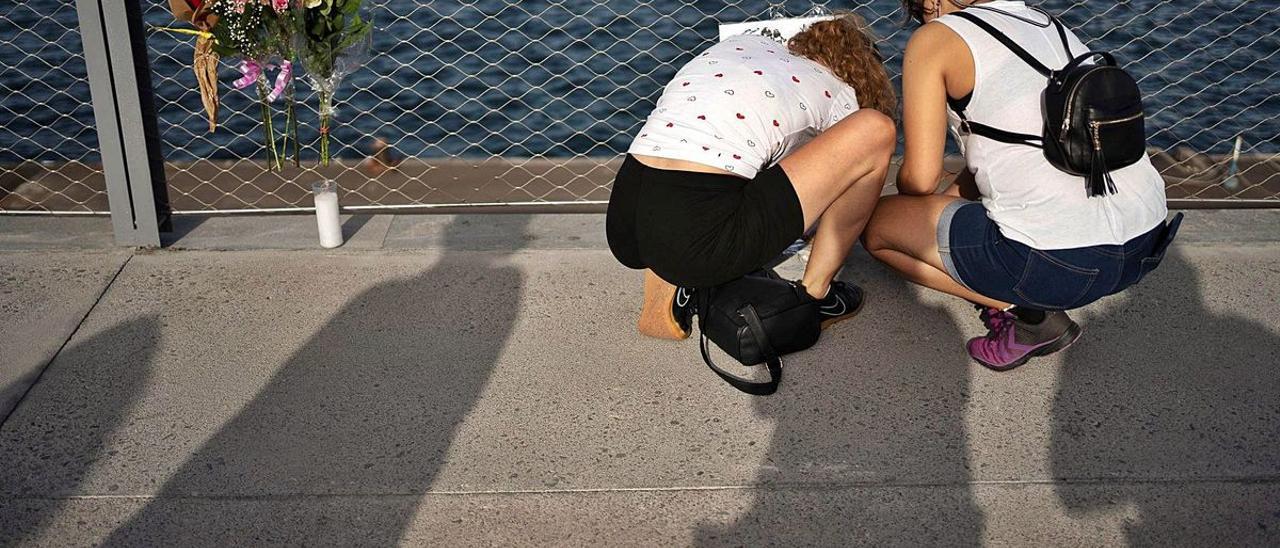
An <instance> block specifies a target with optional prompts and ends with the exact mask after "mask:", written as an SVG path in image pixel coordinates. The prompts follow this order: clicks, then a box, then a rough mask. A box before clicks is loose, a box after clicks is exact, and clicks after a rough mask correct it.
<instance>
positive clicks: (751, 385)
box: [699, 305, 782, 396]
mask: <svg viewBox="0 0 1280 548" xmlns="http://www.w3.org/2000/svg"><path fill="white" fill-rule="evenodd" d="M738 314H739V315H740V316H742V319H744V320H746V322H747V329H750V330H751V334H752V335H753V336H754V337H755V338H756V341H757V342H759V343H760V347H761V348H762V349H763V350H764V353H765V355H766V356H772V357H771V358H769V359H768V360H766V361H765V362H764V363H765V367H766V368H767V369H768V370H769V380H768V381H753V380H748V379H745V378H742V377H739V376H737V375H734V374H732V373H729V372H728V371H725V370H723V369H720V368H719V367H718V366H716V364H715V362H713V361H711V352H710V350H709V349H708V345H707V341H709V340H710V339H708V338H707V333H706V331H705V330H702V329H700V330H699V331H701V344H700V345H699V347H700V349H701V350H702V361H704V362H706V364H707V367H710V368H711V371H713V372H715V374H716V375H719V376H720V378H722V379H724V382H727V383H729V385H730V386H732V387H734V388H737V389H738V390H741V391H743V392H746V393H748V394H751V395H753V396H768V395H770V394H773V393H774V392H777V391H778V384H780V383H781V382H782V356H779V355H777V353H776V352H774V351H773V345H772V344H770V343H769V336H768V335H767V334H766V333H765V331H764V325H762V324H761V323H760V316H759V315H758V314H756V308H755V307H754V306H751V305H746V306H744V307H742V308H741V309H739V310H738Z"/></svg>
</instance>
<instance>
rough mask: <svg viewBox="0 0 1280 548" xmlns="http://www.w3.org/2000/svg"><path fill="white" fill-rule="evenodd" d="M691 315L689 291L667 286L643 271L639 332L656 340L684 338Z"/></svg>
mask: <svg viewBox="0 0 1280 548" xmlns="http://www.w3.org/2000/svg"><path fill="white" fill-rule="evenodd" d="M693 314H694V304H693V292H692V290H690V289H688V288H684V287H676V286H674V285H671V284H669V283H667V282H666V281H664V280H663V279H662V278H659V277H658V276H657V275H656V274H654V273H653V272H651V271H645V277H644V306H643V308H641V309H640V321H639V323H638V327H639V328H640V333H642V334H644V335H648V336H650V337H657V338H659V339H671V340H681V339H686V338H688V337H689V333H690V330H691V329H692V328H693Z"/></svg>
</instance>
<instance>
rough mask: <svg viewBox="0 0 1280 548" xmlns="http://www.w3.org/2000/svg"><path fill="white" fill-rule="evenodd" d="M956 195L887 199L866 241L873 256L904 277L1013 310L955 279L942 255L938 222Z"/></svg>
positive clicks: (868, 230)
mask: <svg viewBox="0 0 1280 548" xmlns="http://www.w3.org/2000/svg"><path fill="white" fill-rule="evenodd" d="M957 199H958V198H956V197H955V196H947V195H932V196H886V197H884V198H882V199H881V200H880V205H879V206H877V207H876V210H875V214H874V215H872V217H871V221H870V223H869V224H868V226H867V233H866V238H865V239H864V242H865V244H866V246H867V250H868V251H870V252H871V255H872V256H874V257H875V258H877V259H879V260H880V261H881V262H883V263H885V264H887V265H889V266H890V267H892V268H893V269H894V270H897V271H898V272H899V273H900V274H902V276H903V277H905V278H907V279H908V280H911V281H913V282H915V283H918V284H920V285H923V286H925V287H928V288H932V289H936V290H938V291H941V292H943V293H947V294H950V295H955V296H957V297H960V298H963V299H967V300H969V301H971V302H975V303H978V304H981V305H983V306H989V307H992V308H999V309H1005V308H1009V306H1010V305H1009V303H1005V302H1001V301H997V300H995V299H991V298H988V297H986V296H983V295H979V294H977V293H974V292H973V291H970V290H969V289H968V288H966V287H964V286H963V285H960V283H959V282H957V281H955V280H953V279H951V275H950V274H947V271H946V268H945V267H944V266H943V265H942V255H940V254H939V253H938V236H937V234H938V232H937V231H938V219H939V218H940V217H941V216H942V210H943V209H945V208H946V207H947V204H950V203H951V202H953V201H955V200H957Z"/></svg>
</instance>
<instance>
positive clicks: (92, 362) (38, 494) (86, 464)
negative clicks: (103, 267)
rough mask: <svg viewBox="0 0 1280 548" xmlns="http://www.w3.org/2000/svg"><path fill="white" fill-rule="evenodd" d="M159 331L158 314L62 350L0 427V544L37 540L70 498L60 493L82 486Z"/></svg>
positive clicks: (139, 381)
mask: <svg viewBox="0 0 1280 548" xmlns="http://www.w3.org/2000/svg"><path fill="white" fill-rule="evenodd" d="M159 337H160V322H159V320H158V319H157V318H155V317H143V318H138V319H134V320H130V321H126V322H121V323H119V324H117V325H115V326H113V327H111V328H110V329H106V330H104V331H102V332H100V333H98V334H96V335H93V336H92V337H90V338H88V339H86V340H84V341H82V342H79V343H76V344H75V345H74V346H71V347H68V348H66V349H64V350H63V351H62V352H60V353H59V354H58V356H57V358H56V359H55V360H54V362H53V363H51V364H49V367H50V368H51V369H50V370H49V371H46V373H45V376H44V378H43V379H42V380H41V381H40V382H39V383H38V384H37V385H36V386H35V387H33V388H32V389H31V393H30V394H28V396H27V398H26V399H25V401H24V402H23V403H21V404H19V406H18V408H16V409H15V410H14V411H13V414H12V415H11V416H10V417H9V420H8V421H6V422H5V424H4V428H3V429H0V486H2V487H0V546H9V545H11V544H10V543H11V542H12V543H13V544H23V543H30V542H35V541H36V539H38V538H39V537H40V534H41V532H42V531H43V530H44V529H45V528H47V527H49V526H50V524H51V523H52V522H53V521H54V519H55V518H56V517H57V516H59V515H60V514H61V512H62V511H63V510H64V509H65V507H66V506H67V505H68V504H70V500H69V499H66V498H59V497H66V496H70V495H77V494H81V493H83V492H84V485H85V484H86V483H87V482H88V480H89V478H90V476H91V474H92V473H93V472H94V470H95V469H96V468H97V466H96V465H98V464H99V463H100V462H101V461H103V460H106V459H108V458H109V456H108V455H107V450H106V447H107V445H108V444H109V443H110V442H111V438H112V437H114V436H115V435H116V433H117V431H118V430H119V429H120V428H121V427H122V426H124V422H125V419H126V418H127V417H128V415H129V413H130V412H131V411H132V410H133V406H134V403H135V402H136V401H137V400H138V398H139V397H140V396H141V393H142V391H143V390H144V387H145V386H146V383H147V379H148V377H149V376H150V375H151V364H152V361H153V359H154V354H155V348H156V341H157V339H159ZM37 435H41V436H40V437H37ZM112 453H114V451H112ZM9 497H23V498H9ZM5 499H8V500H5Z"/></svg>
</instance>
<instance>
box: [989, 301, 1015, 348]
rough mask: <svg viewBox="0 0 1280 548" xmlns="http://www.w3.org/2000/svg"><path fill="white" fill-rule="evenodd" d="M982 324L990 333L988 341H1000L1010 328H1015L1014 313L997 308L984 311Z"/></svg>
mask: <svg viewBox="0 0 1280 548" xmlns="http://www.w3.org/2000/svg"><path fill="white" fill-rule="evenodd" d="M981 317H982V322H983V323H984V324H985V325H986V326H987V329H989V330H990V332H988V333H987V338H988V339H996V340H998V339H1000V338H1001V337H1003V336H1004V335H1005V332H1007V331H1008V330H1009V329H1010V328H1012V327H1013V323H1014V319H1015V317H1014V315H1013V313H1012V312H1005V311H1003V310H997V309H995V308H988V309H986V310H983V311H982V314H981Z"/></svg>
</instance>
